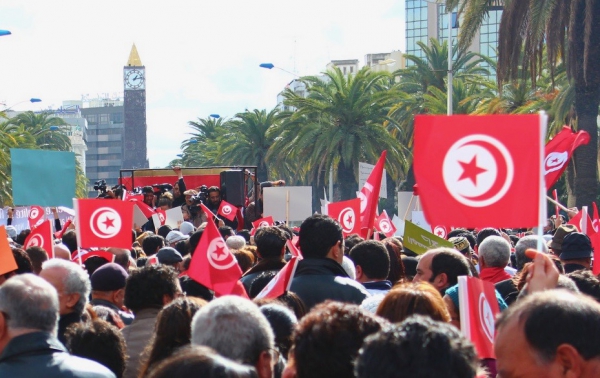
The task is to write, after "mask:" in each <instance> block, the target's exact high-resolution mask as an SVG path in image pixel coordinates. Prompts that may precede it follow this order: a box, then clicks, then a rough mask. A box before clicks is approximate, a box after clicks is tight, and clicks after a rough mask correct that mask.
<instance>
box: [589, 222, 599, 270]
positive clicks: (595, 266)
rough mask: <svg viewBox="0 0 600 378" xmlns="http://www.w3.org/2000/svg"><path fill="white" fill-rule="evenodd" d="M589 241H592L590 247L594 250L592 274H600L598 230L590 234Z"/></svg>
mask: <svg viewBox="0 0 600 378" xmlns="http://www.w3.org/2000/svg"><path fill="white" fill-rule="evenodd" d="M590 241H591V242H592V249H593V250H594V262H593V266H592V273H594V276H597V275H599V274H600V232H595V233H593V234H592V235H590Z"/></svg>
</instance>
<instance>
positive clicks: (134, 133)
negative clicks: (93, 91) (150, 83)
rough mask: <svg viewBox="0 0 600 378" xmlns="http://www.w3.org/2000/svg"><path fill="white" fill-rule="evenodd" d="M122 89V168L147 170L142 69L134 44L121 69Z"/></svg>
mask: <svg viewBox="0 0 600 378" xmlns="http://www.w3.org/2000/svg"><path fill="white" fill-rule="evenodd" d="M123 86H124V89H125V101H124V104H123V108H124V109H123V112H124V125H123V129H124V130H123V166H122V168H124V169H129V168H148V153H147V148H146V131H147V127H146V68H145V67H144V66H143V65H142V61H141V59H140V56H139V54H138V52H137V49H136V47H135V44H134V45H133V46H132V47H131V53H130V54H129V60H128V61H127V65H126V66H125V67H123Z"/></svg>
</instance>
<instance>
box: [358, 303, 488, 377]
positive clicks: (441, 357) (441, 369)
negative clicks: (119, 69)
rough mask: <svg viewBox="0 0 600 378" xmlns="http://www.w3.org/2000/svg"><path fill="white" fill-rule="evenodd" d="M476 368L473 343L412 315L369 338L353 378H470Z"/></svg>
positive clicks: (447, 327) (447, 326)
mask: <svg viewBox="0 0 600 378" xmlns="http://www.w3.org/2000/svg"><path fill="white" fill-rule="evenodd" d="M478 365H479V360H478V358H477V352H476V351H475V348H474V347H473V344H471V343H470V342H469V340H467V339H466V338H465V337H464V336H463V335H462V334H461V333H460V331H459V330H458V329H456V328H455V327H454V326H452V325H450V324H448V323H442V322H437V321H434V320H432V319H431V318H429V317H425V316H421V315H415V316H411V317H409V318H408V319H406V320H404V321H403V322H402V323H400V324H398V325H393V326H392V327H387V328H386V329H384V330H381V331H379V332H377V333H376V334H374V335H371V336H369V337H368V338H367V339H366V340H365V343H364V344H363V347H362V349H361V351H360V355H359V356H358V360H357V363H356V370H355V371H356V377H357V378H395V377H398V376H402V377H420V378H439V377H445V378H468V377H470V378H474V377H475V376H476V375H477V372H478ZM399 372H401V375H399ZM481 376H484V375H481Z"/></svg>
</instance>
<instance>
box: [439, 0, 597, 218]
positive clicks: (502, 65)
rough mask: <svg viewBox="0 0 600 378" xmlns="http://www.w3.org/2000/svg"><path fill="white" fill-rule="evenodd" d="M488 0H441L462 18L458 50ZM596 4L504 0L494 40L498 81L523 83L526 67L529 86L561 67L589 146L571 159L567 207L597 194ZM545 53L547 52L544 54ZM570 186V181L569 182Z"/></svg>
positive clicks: (483, 14)
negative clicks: (544, 64)
mask: <svg viewBox="0 0 600 378" xmlns="http://www.w3.org/2000/svg"><path fill="white" fill-rule="evenodd" d="M488 4H489V0H446V6H447V7H448V8H450V9H454V7H457V6H458V11H459V13H461V14H464V17H463V23H462V29H461V31H460V34H459V45H460V48H461V49H462V50H465V49H467V48H468V46H469V44H470V43H471V40H472V39H473V36H474V35H475V33H476V31H477V30H478V29H479V27H480V26H481V24H482V23H483V20H484V19H485V17H486V16H487V14H488V9H489V8H488ZM598 15H600V1H591V0H570V1H566V0H565V1H540V0H504V11H503V13H502V19H501V22H500V29H499V40H498V45H499V46H498V82H499V83H504V82H507V81H510V80H513V79H517V78H521V79H523V78H524V75H525V72H526V71H525V70H523V69H522V68H524V67H526V68H528V71H529V75H530V77H531V80H532V81H533V82H534V84H535V81H536V78H537V77H538V76H539V73H540V70H541V69H542V57H543V55H545V57H546V58H547V60H548V64H549V67H550V74H551V76H554V74H555V67H556V66H557V65H559V64H560V63H564V64H565V65H566V71H567V76H568V78H569V81H570V82H571V85H572V86H573V92H574V97H575V107H574V108H575V114H576V117H577V120H576V124H577V128H578V129H579V130H585V131H587V132H588V133H589V134H590V137H591V138H590V143H588V144H587V145H585V146H581V147H579V148H578V149H577V151H576V152H575V154H574V159H573V163H574V169H575V172H576V174H575V175H574V180H573V182H568V187H569V201H568V203H569V205H571V206H573V205H575V206H583V205H589V203H590V202H593V201H595V199H596V195H597V192H598V179H597V161H598V125H597V121H596V119H597V117H598V106H599V105H600V61H599V60H598V59H597V57H598V56H599V54H600V17H599V16H598ZM544 48H545V49H546V51H545V54H544ZM568 181H570V180H568Z"/></svg>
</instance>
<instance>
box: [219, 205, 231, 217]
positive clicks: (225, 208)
mask: <svg viewBox="0 0 600 378" xmlns="http://www.w3.org/2000/svg"><path fill="white" fill-rule="evenodd" d="M221 211H222V212H223V214H225V215H229V214H231V206H229V205H225V206H223V208H222V209H221Z"/></svg>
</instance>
